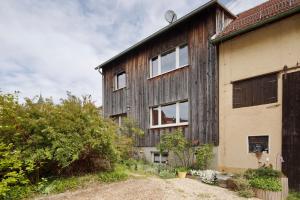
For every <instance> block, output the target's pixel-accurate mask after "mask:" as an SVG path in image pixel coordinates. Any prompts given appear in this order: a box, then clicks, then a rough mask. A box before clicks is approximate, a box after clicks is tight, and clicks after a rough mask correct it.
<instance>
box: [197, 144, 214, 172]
mask: <svg viewBox="0 0 300 200" xmlns="http://www.w3.org/2000/svg"><path fill="white" fill-rule="evenodd" d="M213 155H214V154H213V145H212V144H204V145H202V146H201V147H199V148H197V150H196V164H197V167H198V168H199V169H201V170H204V169H207V168H208V165H209V164H210V162H211V160H212V158H213Z"/></svg>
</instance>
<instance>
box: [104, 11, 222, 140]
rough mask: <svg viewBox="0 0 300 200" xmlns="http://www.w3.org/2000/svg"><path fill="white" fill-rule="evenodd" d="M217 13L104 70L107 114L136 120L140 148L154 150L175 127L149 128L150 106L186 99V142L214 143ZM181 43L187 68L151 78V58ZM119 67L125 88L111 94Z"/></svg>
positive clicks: (201, 16)
mask: <svg viewBox="0 0 300 200" xmlns="http://www.w3.org/2000/svg"><path fill="white" fill-rule="evenodd" d="M216 10H218V8H217V7H211V8H210V9H207V10H206V11H205V12H202V13H201V14H198V15H196V16H194V17H193V19H192V20H190V22H189V23H185V24H184V25H180V26H177V27H175V28H173V30H170V31H169V32H167V33H165V34H162V35H161V36H160V37H158V38H156V39H153V40H151V41H149V42H147V43H146V44H145V45H143V47H140V48H138V49H136V50H135V51H132V52H131V53H130V54H128V55H126V56H123V57H122V58H121V59H119V60H117V61H115V62H114V63H112V64H111V65H109V66H106V67H105V68H103V73H104V101H103V106H104V113H105V116H112V115H116V114H120V113H121V112H124V113H126V112H127V115H128V116H129V117H132V118H133V119H135V120H136V121H137V122H138V124H139V125H140V127H141V128H142V129H144V131H145V136H144V137H143V138H139V139H138V145H139V146H155V145H156V144H157V143H158V142H159V139H160V135H161V134H162V133H164V132H166V131H172V130H173V129H174V127H173V128H162V129H149V123H150V122H149V112H150V109H149V108H150V107H151V106H156V105H160V104H166V103H171V102H176V101H180V100H186V99H187V100H188V101H189V116H190V118H189V125H188V126H184V127H181V128H183V130H184V133H185V136H186V138H188V139H190V140H194V141H198V143H214V144H216V145H217V144H218V69H217V67H216V66H217V63H216V59H217V58H216V56H217V52H216V48H215V47H214V46H213V45H212V44H211V43H210V42H209V39H210V37H211V36H213V35H214V34H215V32H216ZM182 44H188V49H189V66H187V67H184V68H180V69H177V70H174V71H172V72H169V73H166V74H163V75H161V76H158V77H154V78H151V79H149V70H150V68H149V60H150V59H151V58H152V57H154V56H157V55H158V54H161V53H163V52H164V51H166V50H170V49H172V48H174V47H176V46H178V45H182ZM120 69H125V71H126V73H127V87H126V88H125V89H123V90H122V91H113V82H114V78H113V77H114V75H115V74H116V73H117V72H119V71H120Z"/></svg>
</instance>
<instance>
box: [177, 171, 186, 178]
mask: <svg viewBox="0 0 300 200" xmlns="http://www.w3.org/2000/svg"><path fill="white" fill-rule="evenodd" d="M186 173H187V172H178V178H185V177H186Z"/></svg>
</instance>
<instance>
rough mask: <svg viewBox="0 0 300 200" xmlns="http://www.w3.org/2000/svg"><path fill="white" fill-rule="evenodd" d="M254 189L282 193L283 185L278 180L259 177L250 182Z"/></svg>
mask: <svg viewBox="0 0 300 200" xmlns="http://www.w3.org/2000/svg"><path fill="white" fill-rule="evenodd" d="M249 183H250V185H251V186H252V187H253V188H257V189H262V190H268V191H274V192H277V191H281V183H280V180H279V179H278V178H267V177H258V178H253V179H250V180H249Z"/></svg>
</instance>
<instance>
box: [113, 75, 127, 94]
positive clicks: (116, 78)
mask: <svg viewBox="0 0 300 200" xmlns="http://www.w3.org/2000/svg"><path fill="white" fill-rule="evenodd" d="M123 73H124V74H125V86H123V87H121V88H118V75H120V74H123ZM114 79H115V81H114V82H115V86H114V91H117V90H121V89H123V88H126V86H127V74H126V72H125V71H122V72H119V73H117V74H116V75H115V78H114Z"/></svg>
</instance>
